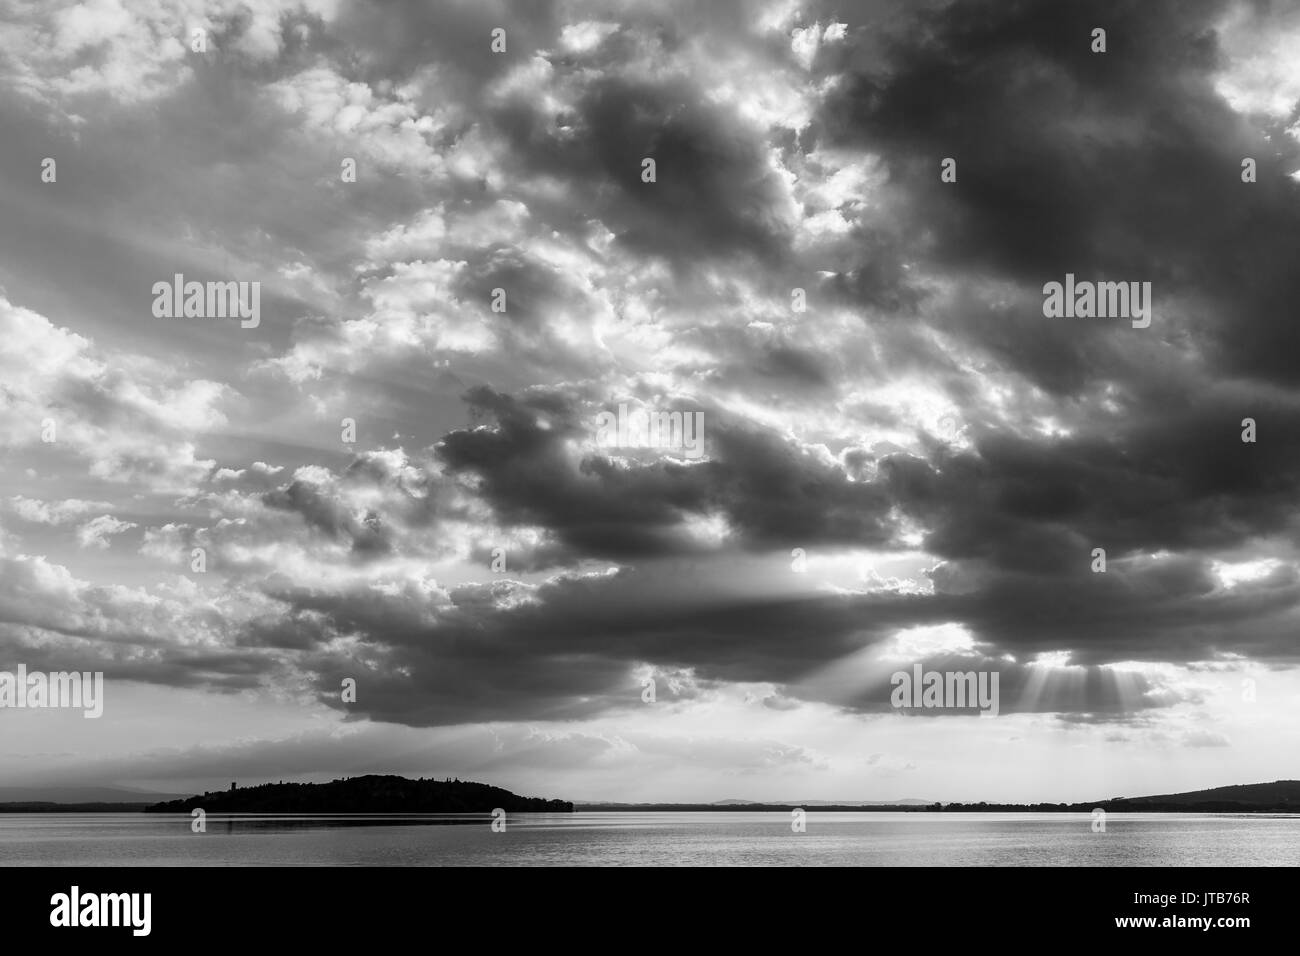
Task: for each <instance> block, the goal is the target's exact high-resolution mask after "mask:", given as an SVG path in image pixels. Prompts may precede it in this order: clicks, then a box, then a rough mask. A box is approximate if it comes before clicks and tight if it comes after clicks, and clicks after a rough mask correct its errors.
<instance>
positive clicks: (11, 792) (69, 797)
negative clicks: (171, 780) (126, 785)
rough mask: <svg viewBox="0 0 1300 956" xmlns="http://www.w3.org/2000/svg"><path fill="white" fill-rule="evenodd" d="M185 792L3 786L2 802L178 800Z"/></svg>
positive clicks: (0, 800)
mask: <svg viewBox="0 0 1300 956" xmlns="http://www.w3.org/2000/svg"><path fill="white" fill-rule="evenodd" d="M184 796H185V794H183V793H151V792H149V791H147V790H123V789H121V788H120V787H0V803H137V804H142V805H143V804H150V803H157V802H158V801H159V800H177V799H181V798H183V797H184Z"/></svg>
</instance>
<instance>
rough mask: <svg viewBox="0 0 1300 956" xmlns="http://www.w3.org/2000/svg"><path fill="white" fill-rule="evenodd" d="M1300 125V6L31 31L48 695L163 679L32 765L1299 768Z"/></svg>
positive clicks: (263, 770) (5, 504)
mask: <svg viewBox="0 0 1300 956" xmlns="http://www.w3.org/2000/svg"><path fill="white" fill-rule="evenodd" d="M1098 29H1100V30H1102V31H1104V33H1103V34H1102V35H1101V36H1102V41H1101V42H1102V43H1104V49H1099V48H1098V45H1099V41H1098V39H1097V36H1098V34H1096V33H1095V31H1096V30H1098ZM498 31H503V32H498ZM1298 106H1300V8H1297V7H1295V6H1293V5H1289V4H1284V3H1276V4H1270V3H1267V2H1241V0H1234V2H1173V0H1150V2H1143V3H1136V2H1134V3H1123V2H1089V3H1078V4H1062V3H1060V2H1058V0H1043V2H1038V0H1015V2H1006V0H1000V2H991V0H990V2H982V0H970V2H966V0H962V2H914V0H913V2H908V0H867V2H859V3H838V4H837V3H830V2H806V3H805V2H798V0H720V2H710V3H708V4H704V3H684V2H669V0H655V2H637V3H630V2H614V0H609V2H588V0H538V2H530V3H506V2H501V0H496V2H494V0H475V2H468V0H465V2H455V0H448V2H440V3H400V2H392V3H382V4H376V3H363V2H350V0H294V2H288V0H283V2H282V0H238V2H233V0H179V2H178V0H133V2H125V0H89V2H85V3H68V2H42V3H27V2H15V0H0V130H3V135H0V670H8V671H11V672H12V671H16V669H17V668H18V666H19V665H20V664H21V665H22V666H24V667H26V668H27V670H28V671H38V672H58V671H78V672H102V673H103V674H104V682H105V690H104V712H103V716H102V717H100V718H98V719H86V718H84V717H83V716H82V714H81V712H80V711H76V710H69V709H63V710H60V709H16V708H0V781H3V782H4V784H5V785H6V786H33V787H35V786H50V785H65V786H118V787H125V788H135V789H148V790H157V791H162V792H169V793H174V792H197V791H200V790H205V789H216V788H221V789H224V788H225V787H226V786H227V785H228V783H229V782H230V781H239V783H240V785H241V786H243V785H252V784H256V783H261V782H265V781H268V780H270V781H275V780H302V781H324V780H330V779H334V778H336V777H340V776H352V775H357V774H362V773H401V774H405V775H408V776H434V777H444V776H458V777H461V778H462V779H466V778H468V779H473V780H481V781H483V782H486V783H490V784H494V785H497V786H503V787H506V788H508V789H511V790H514V791H516V792H520V793H524V794H528V795H538V796H546V797H559V798H563V799H569V800H578V801H582V800H589V801H595V800H606V801H624V802H637V801H647V802H648V801H683V802H685V801H711V800H721V799H737V798H743V799H753V800H802V799H832V800H846V801H847V800H862V801H867V800H895V799H905V798H914V799H925V800H941V801H944V802H949V801H978V800H988V801H991V802H992V801H1011V802H1033V801H1040V800H1043V801H1075V800H1079V801H1084V800H1088V799H1091V798H1105V797H1111V796H1120V795H1139V794H1149V793H1170V792H1177V791H1183V790H1192V789H1198V788H1202V787H1212V786H1220V785H1227V784H1235V783H1253V782H1261V781H1271V780H1276V779H1286V778H1294V777H1297V776H1300V766H1298V765H1297V756H1296V755H1297V754H1300V718H1298V717H1297V715H1300V667H1298V665H1300V638H1298V636H1297V635H1298V634H1300V609H1298V607H1300V547H1298V546H1300V442H1298V441H1297V436H1298V435H1300V363H1297V361H1296V355H1297V349H1298V347H1300V325H1297V323H1296V311H1295V306H1296V301H1297V299H1298V298H1300V268H1297V264H1296V255H1297V248H1300V247H1298V246H1297V244H1296V241H1295V240H1296V238H1297V236H1300V142H1298V141H1300V109H1298ZM49 160H53V163H52V164H51V163H50V162H48V161H49ZM646 160H653V164H652V167H651V166H650V164H647V163H646ZM948 160H951V162H946V161H948ZM1245 160H1251V161H1252V162H1251V163H1249V164H1245V165H1244V161H1245ZM1246 165H1249V166H1250V171H1249V172H1247V170H1246ZM178 274H179V275H182V276H183V277H184V280H185V281H197V282H200V283H208V282H228V281H235V282H245V283H256V284H257V288H258V289H259V290H260V300H259V303H260V304H259V314H258V317H257V321H256V322H241V321H240V319H239V318H238V317H233V318H232V317H229V316H220V315H211V314H206V313H205V314H204V315H190V316H185V315H179V316H168V315H165V314H164V315H161V316H160V315H159V314H158V312H159V309H158V307H157V303H156V301H155V299H156V296H157V293H156V292H155V291H154V290H155V285H156V284H158V283H163V284H165V285H170V284H171V283H172V281H173V277H174V276H175V275H178ZM1067 275H1070V276H1073V277H1075V278H1076V279H1077V280H1078V281H1080V282H1083V281H1092V282H1102V281H1108V282H1124V283H1130V282H1133V283H1139V287H1140V284H1142V283H1150V287H1149V288H1150V290H1151V293H1150V295H1151V298H1150V303H1151V320H1150V323H1149V325H1147V326H1145V327H1142V326H1141V325H1140V323H1138V322H1136V321H1134V322H1130V321H1129V319H1128V318H1127V317H1125V316H1123V315H1120V316H1116V315H1108V316H1104V317H1103V316H1091V317H1089V316H1080V315H1055V314H1054V315H1048V314H1047V312H1048V311H1049V310H1047V309H1045V307H1044V299H1045V289H1044V286H1045V285H1046V284H1048V283H1051V282H1062V283H1063V282H1065V281H1066V276H1067ZM620 407H622V408H623V409H624V410H629V409H630V410H631V411H632V412H633V413H635V412H637V411H645V412H653V413H655V414H664V415H667V414H671V413H680V415H681V416H682V417H681V418H680V419H679V420H680V421H682V422H686V421H690V422H697V423H698V425H699V431H698V436H699V437H700V439H701V445H700V447H699V448H698V449H696V451H697V453H695V454H689V453H687V452H688V449H687V448H686V447H685V445H684V443H678V445H675V444H674V442H673V441H672V440H662V439H663V437H664V436H662V435H661V436H660V438H661V440H660V441H659V442H658V443H657V444H655V445H654V446H653V447H642V445H643V444H644V443H640V442H637V441H636V440H634V438H633V439H628V438H626V436H624V438H619V437H618V436H615V437H614V438H613V439H611V436H610V435H609V434H608V432H607V431H602V429H601V428H600V427H598V422H600V421H601V420H602V415H605V416H613V415H616V414H617V413H618V412H619V409H620ZM1246 419H1250V421H1251V425H1250V428H1249V431H1250V432H1251V434H1250V436H1249V437H1250V438H1252V439H1253V440H1245V438H1246V432H1247V430H1248V429H1247V427H1246V424H1245V420H1246ZM668 437H669V439H671V438H672V434H671V433H669V435H668ZM1096 549H1102V551H1103V552H1104V570H1102V569H1101V566H1100V564H1099V559H1098V554H1099V552H1098V551H1097V550H1096ZM917 665H920V666H921V668H922V670H923V671H936V672H941V673H947V672H963V673H964V672H978V673H981V674H985V675H990V674H997V676H998V678H999V688H1000V702H999V707H998V712H997V714H996V715H993V714H992V713H985V714H982V715H981V714H977V713H973V712H970V711H969V710H965V711H956V712H954V711H953V710H952V709H950V708H938V709H932V710H925V709H920V710H918V709H909V708H900V707H897V706H895V705H894V702H893V700H891V697H892V689H893V676H892V675H894V674H896V673H899V672H903V673H908V674H911V673H913V668H914V667H915V666H917ZM652 691H653V693H651V692H652ZM650 698H653V699H650Z"/></svg>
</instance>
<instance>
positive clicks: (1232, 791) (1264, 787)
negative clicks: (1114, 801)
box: [1120, 780, 1300, 810]
mask: <svg viewBox="0 0 1300 956" xmlns="http://www.w3.org/2000/svg"><path fill="white" fill-rule="evenodd" d="M1120 799H1123V800H1125V802H1126V803H1182V804H1187V803H1190V804H1196V803H1242V804H1248V805H1252V806H1254V805H1261V804H1268V805H1270V806H1276V805H1277V804H1287V803H1290V804H1294V805H1295V807H1296V809H1298V810H1300V780H1275V781H1273V782H1272V783H1243V784H1239V785H1237V786H1235V787H1214V788H1213V789H1211V790H1193V791H1192V792H1190V793H1165V794H1160V795H1158V796H1153V797H1129V798H1120Z"/></svg>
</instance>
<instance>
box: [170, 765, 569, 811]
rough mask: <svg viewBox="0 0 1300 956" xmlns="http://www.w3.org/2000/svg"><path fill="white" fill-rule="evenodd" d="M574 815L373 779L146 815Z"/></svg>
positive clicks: (496, 794) (270, 791)
mask: <svg viewBox="0 0 1300 956" xmlns="http://www.w3.org/2000/svg"><path fill="white" fill-rule="evenodd" d="M498 808H500V809H502V810H505V811H506V812H507V813H572V812H573V804H572V803H570V802H568V801H566V800H545V799H542V798H540V797H521V796H519V795H518V794H514V793H511V792H510V791H509V790H503V789H501V788H500V787H492V786H488V785H487V784H485V783H472V782H470V781H468V780H455V779H445V780H433V779H425V778H424V777H420V778H419V779H418V780H409V779H407V778H406V777H398V776H390V775H384V776H380V775H376V774H368V775H366V776H363V777H345V778H343V779H341V780H332V781H330V782H329V783H266V784H262V785H261V786H257V787H238V786H236V785H235V784H233V783H232V784H231V785H230V789H229V790H217V791H209V792H208V793H205V794H203V795H202V796H196V797H189V798H187V799H184V800H167V801H164V802H163V803H155V804H153V805H151V806H149V807H146V808H145V813H190V812H191V811H193V810H203V811H205V812H207V813H296V814H301V813H491V812H492V811H493V810H495V809H498Z"/></svg>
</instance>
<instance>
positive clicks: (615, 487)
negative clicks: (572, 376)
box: [439, 388, 892, 557]
mask: <svg viewBox="0 0 1300 956" xmlns="http://www.w3.org/2000/svg"><path fill="white" fill-rule="evenodd" d="M466 398H467V400H468V401H470V402H471V403H472V404H473V405H474V406H475V407H476V408H479V409H481V410H482V411H484V412H488V413H490V414H492V415H494V416H495V418H496V421H497V427H495V428H482V427H480V428H476V429H473V430H465V431H455V432H452V433H450V434H449V435H447V437H446V438H445V439H444V440H443V442H442V443H441V444H440V446H439V456H440V457H441V459H442V460H443V461H444V462H445V463H446V465H447V467H448V470H449V472H451V473H452V474H457V473H462V472H467V473H472V474H473V475H475V476H477V477H478V478H480V479H481V484H480V485H479V490H480V493H481V494H482V496H483V498H484V499H485V500H486V501H487V502H488V503H489V504H491V505H492V506H493V508H494V509H495V511H496V513H497V515H498V517H499V518H500V519H501V520H502V521H503V522H506V523H519V524H539V525H541V526H543V527H545V528H547V529H549V530H551V531H553V532H555V533H556V534H557V535H558V536H559V537H560V539H561V540H562V541H564V542H566V543H567V544H569V545H570V546H571V547H572V548H574V549H575V551H576V552H578V553H583V554H590V555H600V556H606V557H609V556H624V557H630V556H636V555H642V556H651V555H655V554H672V553H678V554H681V553H686V552H688V551H690V550H695V548H694V547H693V546H691V545H690V543H689V541H688V539H687V538H686V537H685V535H684V534H683V532H684V529H683V527H682V524H683V520H684V519H685V518H687V517H689V516H692V515H693V516H705V515H708V514H710V513H713V512H721V513H722V514H724V515H725V516H726V517H727V519H728V521H729V522H730V523H731V524H732V526H733V528H734V529H735V532H736V534H737V537H738V541H739V543H740V545H741V546H742V547H745V548H762V547H776V546H785V547H792V546H799V545H804V546H812V545H816V544H841V545H848V544H859V545H873V544H877V545H878V544H885V543H887V542H888V541H889V540H890V538H891V535H892V525H891V521H890V518H889V510H890V507H891V505H892V502H891V500H890V497H889V495H888V494H887V492H886V490H885V489H884V488H882V487H880V486H878V485H873V484H870V483H866V482H854V481H851V480H850V479H849V476H848V475H847V473H846V472H845V471H844V469H843V468H842V467H840V466H839V465H838V464H836V463H828V462H826V461H824V460H821V459H819V458H817V457H816V456H814V455H813V454H811V453H810V452H809V451H808V450H806V449H801V448H799V447H798V446H797V445H795V444H793V443H792V442H790V441H788V440H786V439H784V438H781V437H778V436H775V435H772V434H770V433H767V432H764V431H763V430H761V429H758V428H754V427H747V426H745V425H743V424H742V423H740V422H739V421H737V420H735V419H734V417H733V416H729V415H727V414H726V413H725V412H722V411H721V410H716V409H712V408H710V409H708V410H707V411H704V412H703V414H704V423H705V424H704V436H705V448H706V451H707V453H708V460H707V461H706V460H701V461H700V462H698V463H686V462H681V461H673V460H671V459H667V458H660V459H659V460H650V461H647V462H644V463H642V462H638V463H635V464H633V465H632V466H631V467H624V466H623V465H620V464H616V463H615V462H613V461H611V460H610V458H608V457H606V456H605V455H604V454H603V453H602V454H591V455H589V456H588V457H585V458H583V459H582V460H581V462H579V463H576V466H575V461H574V459H573V456H572V454H571V453H570V452H569V450H568V449H567V448H566V447H565V441H566V439H569V438H574V437H576V438H585V439H587V440H591V438H592V437H593V436H594V426H595V412H596V410H597V409H595V408H590V410H588V411H586V412H585V414H584V412H583V411H581V410H580V409H579V408H578V407H577V405H576V404H575V403H574V402H572V401H571V400H570V398H569V397H567V396H565V395H563V394H562V393H560V392H537V393H535V394H533V395H531V396H530V397H528V398H525V399H515V398H513V397H511V396H507V395H500V394H498V393H496V392H493V391H491V390H490V389H486V388H484V389H477V390H474V391H472V392H470V393H469V394H468V395H467V396H466ZM672 407H674V408H676V409H677V410H681V411H683V412H692V411H699V410H700V409H699V408H697V407H692V405H691V403H690V402H687V401H684V400H678V401H676V402H674V403H672ZM602 451H603V450H602Z"/></svg>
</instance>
